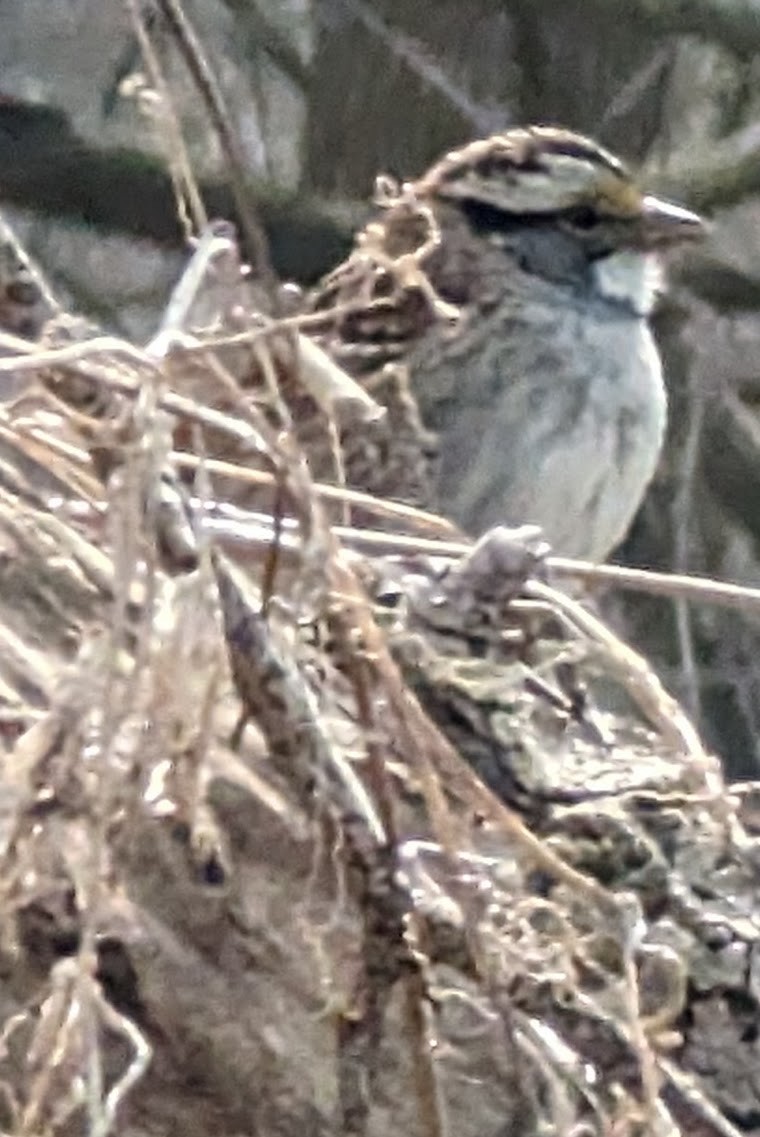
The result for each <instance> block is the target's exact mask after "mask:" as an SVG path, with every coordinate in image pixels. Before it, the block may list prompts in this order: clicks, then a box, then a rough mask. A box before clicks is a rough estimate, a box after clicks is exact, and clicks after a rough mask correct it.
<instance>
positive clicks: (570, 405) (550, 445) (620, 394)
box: [408, 262, 666, 560]
mask: <svg viewBox="0 0 760 1137" xmlns="http://www.w3.org/2000/svg"><path fill="white" fill-rule="evenodd" d="M501 283H502V289H501V292H500V301H499V303H497V304H494V305H493V306H492V307H491V308H490V310H489V311H487V312H484V311H483V309H482V307H479V308H477V309H476V311H477V315H475V314H474V313H473V310H469V311H468V312H467V314H466V315H465V316H464V317H463V324H462V325H461V326H458V327H457V328H456V329H455V330H454V331H453V332H452V334H451V336H450V338H442V337H441V335H440V331H439V330H438V329H435V330H433V329H431V330H430V331H429V332H428V333H426V335H425V336H423V337H422V338H421V340H420V342H419V343H418V344H417V345H415V347H414V348H413V349H412V350H411V351H410V353H409V356H408V363H409V367H410V374H411V379H412V389H413V391H414V393H415V396H416V398H417V401H418V404H419V407H420V412H421V415H422V419H423V422H424V423H425V425H426V426H427V427H428V428H429V429H431V430H432V431H434V432H435V433H436V434H437V435H438V436H439V438H440V439H441V440H442V444H441V450H440V456H439V469H438V493H439V498H440V502H441V503H442V505H443V507H444V508H445V511H446V512H447V514H448V515H449V516H450V517H452V519H453V520H455V521H457V522H458V523H459V524H461V525H462V526H463V527H464V528H465V529H469V530H471V531H472V532H482V531H483V530H484V529H486V528H489V527H490V526H492V525H498V524H504V523H506V524H522V523H524V522H535V523H537V524H539V525H540V526H541V528H542V529H543V532H544V536H545V537H546V539H547V540H548V541H549V543H550V544H551V545H552V547H553V548H554V549H556V550H558V551H561V552H562V553H563V554H565V555H567V556H583V557H588V558H589V559H592V560H601V559H603V558H604V557H605V556H606V555H607V553H608V551H609V550H610V549H611V548H613V547H614V546H615V545H616V544H617V543H618V542H619V541H620V539H621V538H622V537H623V536H624V534H625V533H626V531H627V529H628V527H629V525H630V523H631V520H632V517H633V514H634V513H635V511H636V509H637V507H638V504H639V502H640V500H641V497H642V495H643V492H644V490H645V488H646V486H647V485H648V483H649V481H650V479H651V478H652V475H653V474H654V471H655V467H656V465H657V460H658V457H659V454H660V449H661V446H662V440H663V436H664V431H665V422H666V397H665V388H664V384H663V381H662V368H661V365H660V359H659V355H658V353H657V350H656V347H655V344H654V340H653V338H652V334H651V332H650V330H649V325H648V321H647V319H646V316H645V315H643V314H639V313H637V312H635V311H633V310H631V309H630V308H629V307H628V306H627V305H625V304H621V303H617V302H609V301H607V300H605V299H603V298H602V297H601V296H598V295H595V294H594V295H589V294H588V290H586V289H581V288H580V287H578V288H576V287H571V286H569V285H568V284H565V283H558V282H555V281H549V280H546V279H545V278H536V277H535V276H533V275H530V274H528V273H526V272H524V271H523V270H521V269H520V268H519V267H518V266H517V265H515V264H514V263H512V262H509V263H505V264H504V266H503V272H502V275H501ZM444 296H445V293H444ZM466 311H467V310H466ZM475 356H476V357H477V360H478V364H477V367H478V371H477V382H473V381H472V377H471V361H472V359H473V358H474V357H475ZM463 385H464V387H465V390H464V391H463V389H462V388H463Z"/></svg>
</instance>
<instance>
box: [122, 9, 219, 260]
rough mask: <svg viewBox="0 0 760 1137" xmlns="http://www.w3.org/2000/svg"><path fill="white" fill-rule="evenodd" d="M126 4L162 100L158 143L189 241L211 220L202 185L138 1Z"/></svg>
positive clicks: (145, 62)
mask: <svg viewBox="0 0 760 1137" xmlns="http://www.w3.org/2000/svg"><path fill="white" fill-rule="evenodd" d="M125 3H126V6H127V11H128V12H129V16H130V19H131V21H132V27H133V28H134V32H135V38H136V39H137V42H138V44H139V45H140V51H141V53H142V57H143V62H144V64H145V68H146V71H147V72H148V77H149V79H150V83H151V85H152V87H153V89H154V90H155V91H156V93H157V95H158V96H159V100H160V108H161V110H160V114H161V126H162V127H163V128H164V129H163V130H161V131H158V130H156V131H154V133H155V134H156V137H157V139H158V141H163V140H164V139H165V141H166V158H167V164H168V167H169V175H170V177H171V180H172V186H173V187H174V194H175V198H176V202H177V216H178V217H179V220H180V223H181V224H182V226H183V229H184V230H185V236H186V237H188V238H189V237H191V236H192V235H193V232H195V233H200V231H201V230H202V229H203V227H204V226H205V225H206V223H207V220H208V219H207V217H206V209H205V206H204V204H203V200H202V198H201V195H200V190H199V189H198V182H197V180H196V178H195V176H194V174H193V170H192V166H191V163H190V157H189V155H188V153H187V149H186V147H185V142H184V139H183V137H182V130H181V128H180V125H179V120H178V118H177V114H176V112H175V109H174V103H173V101H172V97H171V93H170V91H169V87H168V85H167V83H166V80H165V78H164V74H163V71H162V69H161V64H160V62H159V59H158V56H157V54H156V52H155V51H154V50H153V44H152V43H151V40H150V35H149V34H148V30H147V28H146V26H145V21H144V19H143V16H142V12H141V10H140V7H139V5H138V3H137V0H125ZM164 131H165V133H164ZM188 212H189V215H188Z"/></svg>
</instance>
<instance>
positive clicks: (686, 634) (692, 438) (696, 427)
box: [671, 389, 705, 722]
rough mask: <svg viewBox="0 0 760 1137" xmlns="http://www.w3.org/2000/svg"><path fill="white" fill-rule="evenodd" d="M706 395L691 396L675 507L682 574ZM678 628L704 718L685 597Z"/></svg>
mask: <svg viewBox="0 0 760 1137" xmlns="http://www.w3.org/2000/svg"><path fill="white" fill-rule="evenodd" d="M704 404H705V400H704V394H703V392H702V391H701V390H699V389H698V390H696V391H695V392H694V393H693V395H692V396H691V397H690V399H689V404H688V411H687V414H688V421H687V432H686V441H685V443H684V446H683V451H682V454H681V459H680V462H679V468H678V475H677V478H678V484H677V490H676V494H675V496H674V498H673V506H672V510H671V516H672V527H673V534H674V563H675V569H676V571H677V572H678V573H684V572H685V571H686V568H687V566H688V562H689V530H690V521H691V513H692V501H693V497H694V486H695V478H696V473H697V463H698V461H699V442H700V438H701V435H702V423H703V419H704ZM675 610H676V630H677V635H678V646H679V650H680V653H681V671H682V677H683V678H682V690H683V693H684V700H685V702H686V706H687V707H688V709H689V713H690V714H691V716H692V718H693V719H694V720H695V721H696V722H699V720H700V697H699V674H698V668H697V660H696V657H695V653H694V636H693V632H692V627H691V613H690V612H689V609H688V607H687V604H686V601H685V599H684V598H683V597H682V596H681V597H677V598H676V600H675Z"/></svg>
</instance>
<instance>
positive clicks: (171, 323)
mask: <svg viewBox="0 0 760 1137" xmlns="http://www.w3.org/2000/svg"><path fill="white" fill-rule="evenodd" d="M231 247H233V242H232V240H231V238H230V237H229V236H226V235H224V234H221V233H219V232H218V231H217V226H214V225H205V226H204V227H203V229H202V230H201V231H200V235H199V237H198V240H197V242H196V245H195V248H194V250H193V255H192V256H191V257H190V260H189V261H188V263H187V265H186V266H185V268H184V271H183V273H182V276H181V277H180V279H179V281H178V282H177V284H176V285H175V287H174V288H173V289H172V294H171V296H170V297H169V303H168V304H167V305H166V309H165V311H164V315H163V318H162V320H161V326H160V328H159V330H158V332H157V333H156V335H155V337H154V338H153V340H152V341H151V343H150V344H149V345H148V347H147V349H146V350H147V352H148V354H150V355H153V356H163V355H166V354H167V353H168V352H169V350H170V349H171V348H172V347H173V346H174V344H175V342H176V341H177V339H179V342H182V341H183V339H184V338H185V328H186V326H187V323H188V320H189V318H190V313H191V311H192V308H193V305H194V304H195V303H196V301H197V299H198V293H199V292H200V290H201V288H203V286H204V284H205V283H206V281H207V280H208V276H209V273H210V272H211V271H212V270H213V267H214V263H215V261H216V260H217V258H218V257H220V256H224V255H225V254H227V253H229V251H230V248H231Z"/></svg>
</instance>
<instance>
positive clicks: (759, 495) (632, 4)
mask: <svg viewBox="0 0 760 1137" xmlns="http://www.w3.org/2000/svg"><path fill="white" fill-rule="evenodd" d="M174 4H175V6H176V0H174ZM172 7H173V5H172V3H166V2H164V3H158V2H157V3H156V4H155V5H154V4H138V3H137V0H127V2H125V3H122V2H121V0H23V3H21V2H20V0H0V210H1V211H2V213H3V215H4V216H5V217H6V218H7V220H8V221H9V222H10V223H11V224H12V225H13V226H14V228H15V229H16V231H17V233H18V235H19V236H20V238H21V240H22V241H23V242H24V243H25V245H26V247H27V249H28V251H29V252H30V253H31V254H32V255H33V256H34V257H35V258H36V259H37V260H38V262H39V263H40V264H41V266H42V267H43V269H44V271H45V272H46V274H47V276H48V279H49V280H50V281H51V282H52V284H53V286H54V288H55V289H56V291H57V293H58V296H59V298H60V299H61V300H62V301H63V302H64V303H65V304H66V305H67V306H69V307H70V308H71V309H72V310H77V311H79V312H80V313H83V314H85V315H87V316H89V317H90V318H91V319H93V320H95V321H97V322H98V323H100V324H102V325H103V326H105V327H108V328H110V329H112V330H114V331H118V332H119V333H121V334H124V335H126V336H128V337H130V338H133V339H136V340H137V341H140V340H143V339H146V338H147V337H148V336H149V335H150V334H151V333H152V332H153V331H154V329H155V326H156V323H157V319H158V315H159V313H160V311H161V309H162V308H163V306H164V304H165V302H166V299H167V296H168V292H169V290H170V288H171V285H172V283H173V281H174V280H175V279H176V277H177V275H178V273H179V269H180V266H181V264H182V262H183V259H184V257H185V255H186V245H185V241H184V230H183V224H182V219H181V217H178V216H177V209H176V205H175V199H174V195H173V193H172V182H171V177H170V174H169V172H168V170H167V163H166V154H165V139H166V133H167V129H168V127H167V123H166V121H165V119H164V117H163V115H164V112H163V110H162V100H161V98H160V97H157V95H156V92H155V90H153V89H152V88H151V85H150V83H149V82H148V81H147V80H146V78H145V75H144V73H143V65H142V57H141V52H140V46H139V42H138V37H137V34H136V31H135V14H136V13H137V14H138V15H139V16H140V18H141V19H142V21H143V26H144V27H145V28H146V29H147V31H148V33H149V35H150V39H151V42H152V44H153V47H154V49H155V52H156V56H157V58H158V61H159V63H160V66H161V69H162V71H163V74H164V76H165V79H166V82H167V84H168V86H169V89H170V90H171V95H172V102H173V104H174V106H175V108H176V110H177V112H178V114H179V117H180V120H181V125H182V129H183V132H184V136H185V139H186V141H187V144H188V146H189V149H190V153H191V157H192V160H193V164H194V169H195V172H196V174H197V176H198V178H199V179H200V181H201V185H202V189H203V193H204V196H205V198H206V200H207V203H208V207H209V211H210V213H211V214H213V215H215V216H234V215H235V204H234V195H233V193H232V192H231V189H230V186H229V183H228V173H229V169H228V163H227V161H226V159H225V158H224V156H223V154H222V152H221V149H220V147H219V145H218V141H217V136H216V135H215V134H214V132H213V131H212V130H211V129H210V125H209V120H208V117H207V113H206V110H205V106H204V103H203V100H202V99H201V98H199V95H198V89H197V84H196V82H195V81H194V79H193V78H192V76H191V75H190V73H189V72H188V69H187V67H186V64H185V62H184V60H183V58H182V55H181V53H180V52H179V51H178V50H177V47H176V42H175V38H174V36H173V34H172V32H171V10H172ZM183 8H184V11H185V13H186V15H187V17H188V18H189V19H190V20H191V21H192V24H193V26H194V28H195V30H196V32H197V34H198V36H199V38H200V40H201V42H202V44H203V48H204V51H205V53H206V55H207V57H208V60H209V63H210V64H211V66H212V68H213V71H214V73H215V75H216V77H217V79H218V82H219V84H220V87H221V90H222V92H223V95H224V99H225V102H226V104H227V108H228V111H229V118H230V121H231V123H232V126H233V128H234V132H235V135H236V137H237V140H238V142H237V146H238V149H239V151H240V160H241V164H242V169H243V173H244V182H245V193H246V197H247V199H248V200H249V202H250V203H251V204H252V207H253V208H254V209H255V211H256V213H257V215H258V216H259V217H260V219H261V221H262V223H263V225H264V228H265V229H266V233H267V236H268V239H269V246H270V251H271V257H272V261H273V264H274V267H275V269H276V271H277V273H278V274H279V275H280V276H281V277H282V278H283V279H293V280H296V281H298V282H300V283H301V284H304V285H305V284H308V283H310V282H312V281H314V280H315V279H317V278H318V277H319V276H320V274H321V273H322V272H324V271H326V270H327V269H329V268H330V267H331V266H332V265H333V264H334V263H335V262H336V261H337V260H339V259H340V258H341V257H342V256H343V255H344V254H345V252H346V251H347V250H348V249H349V248H350V242H351V233H352V230H353V229H354V228H355V226H356V225H357V224H359V223H361V221H362V220H363V219H364V218H365V217H366V215H367V208H368V206H367V203H368V201H369V198H370V196H371V193H372V187H373V181H374V177H375V175H376V174H377V173H379V172H387V173H392V174H395V175H398V176H402V177H411V176H415V175H417V174H419V173H420V172H421V171H422V170H423V169H424V167H425V166H426V165H427V164H428V163H429V162H430V161H431V160H432V159H434V158H436V157H437V156H438V155H439V154H440V153H441V152H442V151H444V150H446V149H447V148H449V147H451V146H454V145H458V144H460V143H462V142H463V141H465V140H467V139H470V138H473V137H477V136H480V135H484V134H488V133H490V132H492V131H495V130H500V129H503V128H504V127H507V126H509V125H513V124H519V123H527V122H550V123H559V124H562V125H566V126H570V127H574V128H576V129H579V130H582V131H585V132H587V133H589V134H592V135H593V136H595V137H596V138H598V139H599V140H600V141H602V142H603V143H605V144H606V145H608V146H609V147H610V148H611V149H612V150H614V151H616V152H617V153H619V154H620V155H621V156H623V157H625V158H626V159H628V160H629V161H630V162H631V163H632V164H633V165H635V166H636V167H637V168H640V170H641V177H642V180H643V182H644V183H645V184H646V185H647V186H648V187H650V188H653V189H656V190H657V191H659V192H662V193H665V194H669V195H670V196H672V197H673V198H674V199H676V200H678V201H680V202H682V203H684V204H687V205H690V206H692V207H693V208H696V209H699V210H702V211H704V212H705V213H706V214H707V215H708V216H709V217H710V218H711V219H712V221H713V227H712V232H711V235H710V238H709V240H708V241H707V243H706V244H705V245H703V246H702V247H700V248H699V249H698V250H693V251H689V253H688V254H687V255H682V256H680V257H679V258H678V259H677V260H674V261H673V263H672V264H671V266H670V267H671V272H670V277H671V289H670V291H669V293H668V295H667V296H666V297H665V298H664V299H663V302H662V305H661V307H660V310H659V311H658V313H657V320H656V323H657V334H658V337H659V340H660V344H661V348H662V352H663V355H664V357H665V362H666V375H667V380H668V386H669V390H670V399H671V426H670V435H669V439H668V445H667V449H666V453H665V455H664V458H663V461H662V463H661V468H660V471H659V474H658V477H657V480H656V483H655V484H654V485H653V487H652V489H651V492H650V494H649V496H648V498H647V500H646V502H645V504H644V506H643V508H642V510H641V512H640V515H639V517H638V519H637V521H636V524H635V526H634V529H633V531H632V533H631V534H630V537H629V539H628V540H627V542H626V544H625V546H624V547H623V548H622V549H621V550H619V552H618V554H617V555H616V557H615V559H616V560H619V561H621V562H623V563H629V564H635V565H641V566H648V567H652V568H660V569H669V570H674V571H679V572H699V573H706V574H709V575H712V576H716V577H719V578H722V579H727V580H734V581H739V582H742V583H747V584H752V585H760V544H759V542H760V419H758V413H757V412H758V407H759V406H760V83H759V82H758V80H759V79H760V4H758V3H757V2H756V0H692V2H691V3H690V4H684V3H682V2H681V0H659V3H657V4H653V3H652V2H651V0H628V2H627V3H626V4H625V5H622V4H620V3H619V2H618V0H564V2H563V4H561V5H559V4H557V3H556V2H553V0H466V2H465V0H184V4H183ZM495 457H497V456H495ZM603 603H604V606H605V609H606V611H607V613H608V615H609V616H610V617H611V618H612V619H613V620H614V622H615V623H616V626H617V627H619V628H623V629H624V630H625V632H626V634H627V635H628V638H629V639H630V640H631V641H632V642H633V643H634V644H635V645H636V646H637V647H638V648H639V649H640V650H642V651H643V652H644V653H645V654H646V655H647V656H648V657H649V658H650V660H651V661H652V662H653V664H654V665H655V667H656V668H657V670H658V671H659V673H660V675H661V677H662V678H663V680H664V681H665V683H666V684H667V686H668V688H669V689H670V690H671V691H672V692H673V693H674V694H675V695H676V696H677V697H679V698H680V699H681V700H683V702H684V703H685V704H686V706H687V707H688V708H689V710H690V711H691V712H692V714H693V715H694V716H695V717H696V719H697V721H698V722H699V724H700V726H701V729H702V731H703V733H704V735H705V737H706V740H707V742H708V743H709V744H710V745H711V746H712V747H713V748H715V749H716V750H717V751H718V752H719V753H720V754H721V756H722V757H723V759H724V760H725V762H726V764H727V766H728V769H729V773H730V775H731V776H733V777H745V778H756V777H759V776H760V729H759V728H760V616H758V615H757V614H755V615H753V614H752V613H751V612H742V611H726V610H725V609H717V608H711V607H708V606H701V605H700V606H697V605H693V604H691V605H685V604H680V603H674V602H673V601H665V600H653V599H644V598H642V597H632V596H622V595H620V594H617V595H608V596H606V597H605V598H604V601H603Z"/></svg>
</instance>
